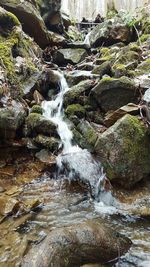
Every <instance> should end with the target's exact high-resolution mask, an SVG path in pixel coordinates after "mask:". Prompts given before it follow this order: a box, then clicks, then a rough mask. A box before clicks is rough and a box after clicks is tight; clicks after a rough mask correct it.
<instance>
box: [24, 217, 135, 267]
mask: <svg viewBox="0 0 150 267" xmlns="http://www.w3.org/2000/svg"><path fill="white" fill-rule="evenodd" d="M112 244H113V246H112ZM130 245H131V242H130V240H129V239H127V238H125V237H124V236H121V235H119V234H116V233H115V232H114V231H112V230H111V229H110V228H107V227H106V226H104V225H103V224H99V223H97V222H86V223H82V224H77V225H74V226H69V227H64V228H59V229H56V230H53V231H51V233H50V234H49V235H48V236H47V237H46V239H45V240H44V241H43V243H42V244H39V245H37V246H36V247H33V249H31V250H30V251H29V253H28V254H27V255H26V257H25V258H24V260H23V263H22V265H21V266H22V267H29V266H30V267H32V266H36V267H48V266H53V267H73V266H81V265H82V264H86V263H89V262H90V263H98V262H101V263H102V262H108V261H109V260H112V259H115V258H117V257H118V246H119V251H120V253H121V255H122V254H124V253H125V252H127V250H128V249H129V247H130Z"/></svg>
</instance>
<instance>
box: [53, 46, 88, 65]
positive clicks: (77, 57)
mask: <svg viewBox="0 0 150 267" xmlns="http://www.w3.org/2000/svg"><path fill="white" fill-rule="evenodd" d="M87 56H88V54H87V52H86V50H85V49H82V48H78V49H73V48H64V49H59V50H57V52H56V53H55V55H54V58H53V60H54V63H56V64H58V65H60V66H63V65H67V64H68V63H69V64H73V65H75V64H78V63H79V62H81V61H82V60H84V59H85V58H86V57H87Z"/></svg>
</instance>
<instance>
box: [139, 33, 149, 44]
mask: <svg viewBox="0 0 150 267" xmlns="http://www.w3.org/2000/svg"><path fill="white" fill-rule="evenodd" d="M148 38H150V34H142V35H141V37H140V41H141V42H142V43H144V42H146V41H147V39H148Z"/></svg>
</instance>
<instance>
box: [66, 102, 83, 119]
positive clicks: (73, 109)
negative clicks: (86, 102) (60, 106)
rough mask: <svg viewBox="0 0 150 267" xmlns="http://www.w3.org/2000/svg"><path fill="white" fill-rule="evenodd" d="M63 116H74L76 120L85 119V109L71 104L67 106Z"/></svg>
mask: <svg viewBox="0 0 150 267" xmlns="http://www.w3.org/2000/svg"><path fill="white" fill-rule="evenodd" d="M65 114H66V115H67V117H69V118H71V117H72V116H74V115H76V116H77V117H78V118H84V117H85V108H84V107H83V106H81V105H80V104H72V105H69V106H68V107H67V108H66V109H65Z"/></svg>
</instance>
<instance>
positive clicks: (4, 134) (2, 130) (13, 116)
mask: <svg viewBox="0 0 150 267" xmlns="http://www.w3.org/2000/svg"><path fill="white" fill-rule="evenodd" d="M26 113H27V112H26V109H25V108H24V106H23V105H22V104H21V103H19V102H17V101H15V100H13V101H12V102H11V106H8V107H5V108H0V139H1V140H0V141H1V142H3V141H12V140H13V139H14V138H16V137H17V130H19V128H20V127H21V126H22V125H23V123H24V120H25V117H26Z"/></svg>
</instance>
